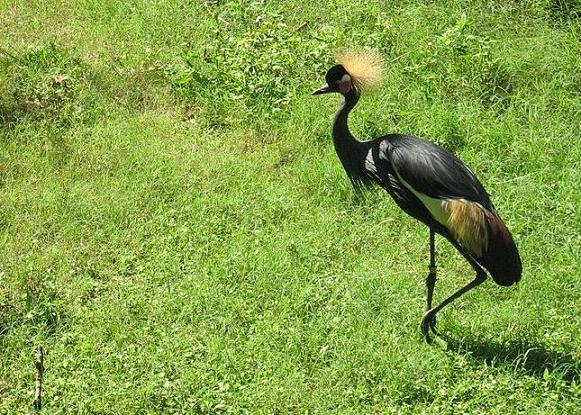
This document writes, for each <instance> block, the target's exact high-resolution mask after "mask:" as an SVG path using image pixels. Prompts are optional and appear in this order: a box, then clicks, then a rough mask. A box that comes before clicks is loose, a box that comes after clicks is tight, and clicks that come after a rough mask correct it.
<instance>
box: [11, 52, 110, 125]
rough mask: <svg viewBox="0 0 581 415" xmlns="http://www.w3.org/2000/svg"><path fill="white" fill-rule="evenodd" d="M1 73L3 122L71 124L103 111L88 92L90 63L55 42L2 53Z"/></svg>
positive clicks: (13, 123)
mask: <svg viewBox="0 0 581 415" xmlns="http://www.w3.org/2000/svg"><path fill="white" fill-rule="evenodd" d="M0 74H1V75H0V76H3V79H2V81H3V83H4V88H3V90H2V91H0V124H3V125H6V126H9V127H10V126H14V125H16V124H18V123H19V122H21V121H23V120H24V119H28V120H30V121H33V122H44V123H47V124H50V125H53V126H56V127H67V126H70V125H71V124H74V123H77V122H86V121H89V120H92V119H94V118H95V115H97V114H98V113H99V107H98V106H97V105H95V102H93V99H91V95H90V94H88V93H87V89H88V88H90V87H91V82H92V77H93V74H92V73H91V70H90V68H89V66H88V65H86V64H85V63H84V62H83V61H82V60H81V59H79V58H78V57H76V56H75V55H74V54H71V53H70V52H68V51H66V50H64V49H62V48H59V47H58V46H56V45H55V44H54V43H50V44H48V45H45V46H39V47H34V48H30V49H28V50H26V51H24V52H22V53H15V54H10V55H7V54H3V55H0Z"/></svg>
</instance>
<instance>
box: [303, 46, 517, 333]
mask: <svg viewBox="0 0 581 415" xmlns="http://www.w3.org/2000/svg"><path fill="white" fill-rule="evenodd" d="M337 61H338V64H336V65H335V66H333V67H331V68H330V69H329V70H328V71H327V73H326V74H325V80H326V84H325V85H323V86H322V87H320V88H318V89H316V90H315V91H313V93H312V95H321V94H328V93H338V94H340V95H341V96H342V100H341V104H340V106H339V109H338V111H337V113H336V114H335V119H334V122H333V127H332V137H333V144H334V147H335V151H336V153H337V155H338V157H339V160H340V162H341V164H342V165H343V168H344V170H345V172H346V173H347V176H348V177H349V179H350V181H351V183H352V185H353V187H354V189H355V190H356V192H357V193H361V192H362V191H363V190H365V189H367V188H369V187H376V185H378V186H379V187H381V188H383V189H385V190H386V191H387V193H389V195H390V196H391V197H392V198H393V200H394V201H395V203H396V204H397V205H398V206H399V207H400V208H401V209H402V210H403V211H404V212H405V213H407V214H408V215H410V216H412V217H413V218H415V219H417V220H419V221H420V222H423V223H424V224H425V225H427V227H428V228H429V249H430V262H429V265H428V275H427V277H426V279H425V283H426V290H427V295H426V307H425V310H424V314H423V317H422V319H421V323H420V330H421V333H422V334H423V337H424V339H425V341H426V342H427V343H431V340H432V338H431V336H430V332H431V333H432V334H433V335H435V336H438V331H437V330H436V314H437V313H438V312H439V311H440V310H442V309H443V308H444V307H446V306H447V305H448V304H450V303H451V302H453V301H454V300H456V299H458V298H459V297H461V296H462V295H464V294H465V293H467V292H468V291H470V290H472V289H473V288H475V287H477V286H479V285H480V284H482V283H483V282H484V281H486V279H487V277H488V274H489V275H490V276H491V277H492V279H493V280H494V281H495V282H496V283H497V284H499V285H501V286H511V285H513V284H516V283H518V282H519V281H520V279H521V275H522V262H521V258H520V254H519V251H518V248H517V246H516V244H515V241H514V239H513V237H512V234H511V233H510V231H509V229H508V227H507V226H506V225H505V223H504V222H503V220H502V219H501V217H500V214H499V213H498V211H497V210H496V208H495V207H494V205H493V203H492V201H491V200H490V195H489V194H488V193H487V192H486V190H485V189H484V187H483V185H482V183H481V182H480V181H479V180H478V178H477V177H476V175H475V174H474V173H473V172H472V170H470V168H468V167H467V166H466V165H465V164H464V163H463V162H462V161H461V160H460V159H459V158H458V157H456V156H455V155H454V154H452V153H451V152H450V151H448V150H446V149H444V148H443V147H441V146H439V145H437V144H434V143H432V142H430V141H426V140H423V139H420V138H417V137H415V136H412V135H404V134H397V133H394V134H387V135H384V136H381V137H379V138H376V139H372V140H368V141H361V140H358V139H356V138H355V137H354V136H353V135H352V134H351V132H350V130H349V125H348V117H349V114H350V113H351V111H352V110H353V108H354V107H355V106H356V105H357V103H358V101H359V98H360V96H361V94H362V92H363V91H366V90H368V89H372V88H374V87H377V86H378V85H379V84H380V82H381V78H382V71H383V60H382V58H381V56H380V55H378V54H377V53H374V52H372V51H341V52H340V53H338V54H337ZM436 234H438V235H440V236H441V237H443V238H445V239H446V240H448V241H449V242H450V244H452V246H454V248H456V250H457V251H458V252H459V253H460V254H461V255H462V256H463V257H464V258H465V259H466V261H467V262H468V263H469V264H470V266H471V267H472V269H473V270H474V272H475V273H476V275H475V277H474V279H473V280H471V281H470V282H469V283H467V284H466V285H464V286H463V287H461V288H460V289H458V290H457V291H456V292H454V293H453V294H452V295H450V296H449V297H447V298H446V299H444V300H443V301H442V302H440V303H439V304H437V305H435V306H433V305H432V300H433V293H434V287H435V284H436V275H437V269H436V258H435V257H436V250H435V235H436Z"/></svg>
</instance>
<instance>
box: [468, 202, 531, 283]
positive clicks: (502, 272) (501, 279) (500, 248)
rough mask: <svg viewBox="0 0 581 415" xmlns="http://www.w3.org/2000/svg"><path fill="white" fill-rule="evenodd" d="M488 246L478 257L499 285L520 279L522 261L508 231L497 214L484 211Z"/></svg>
mask: <svg viewBox="0 0 581 415" xmlns="http://www.w3.org/2000/svg"><path fill="white" fill-rule="evenodd" d="M486 223H487V227H488V247H487V249H486V251H485V252H484V254H483V255H482V256H481V257H480V258H478V262H480V263H481V264H482V265H483V266H484V267H485V268H486V269H487V270H488V272H490V276H491V277H492V279H494V281H495V282H496V283H497V284H499V285H504V286H509V285H513V284H515V283H517V282H519V281H520V278H521V274H522V263H521V260H520V256H519V253H518V250H517V247H516V245H515V243H514V240H513V239H512V235H511V234H510V231H509V230H508V228H507V227H506V226H505V224H504V223H503V222H502V219H500V217H498V216H497V215H495V214H493V213H491V212H488V211H487V212H486Z"/></svg>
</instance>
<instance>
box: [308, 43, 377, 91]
mask: <svg viewBox="0 0 581 415" xmlns="http://www.w3.org/2000/svg"><path fill="white" fill-rule="evenodd" d="M337 60H338V61H339V65H335V66H333V67H332V68H331V69H329V70H328V71H327V74H326V75H325V80H326V81H327V84H326V85H323V86H322V87H321V88H319V89H317V90H315V91H313V95H320V94H327V93H330V92H338V93H340V94H342V95H347V94H349V93H351V92H355V93H357V94H359V93H361V91H363V90H366V89H371V88H373V87H375V86H377V85H378V84H379V83H380V81H381V74H382V69H383V61H382V59H381V57H380V56H379V55H377V54H375V53H372V52H353V51H348V52H340V53H338V54H337Z"/></svg>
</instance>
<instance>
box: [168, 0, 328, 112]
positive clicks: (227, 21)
mask: <svg viewBox="0 0 581 415" xmlns="http://www.w3.org/2000/svg"><path fill="white" fill-rule="evenodd" d="M208 13H209V14H210V15H211V17H212V22H213V24H212V27H211V29H210V31H209V34H208V39H207V43H206V45H205V47H204V49H203V50H202V51H201V53H200V51H199V50H190V51H186V53H185V61H186V63H187V67H183V68H180V69H178V71H177V72H176V73H175V74H174V76H173V84H174V86H176V87H177V88H179V89H180V90H182V91H185V92H186V93H189V94H191V95H193V96H194V97H196V98H198V99H199V100H200V101H203V102H204V103H207V102H208V101H214V102H216V101H223V100H226V101H230V102H234V103H239V104H242V105H241V107H242V108H245V109H246V110H248V111H257V112H259V113H261V115H266V116H269V115H271V114H272V112H278V111H281V110H282V109H283V108H284V107H285V106H286V105H287V104H288V103H289V102H290V100H291V99H292V97H293V95H294V94H295V91H296V90H297V89H300V90H304V89H305V87H304V85H303V84H304V81H305V79H308V77H309V75H310V74H313V73H321V72H323V71H324V70H325V68H326V67H327V66H328V64H329V62H330V60H329V59H328V57H329V56H328V55H329V53H328V44H327V42H325V41H321V40H319V39H315V38H314V37H312V36H309V31H308V30H306V29H308V28H307V27H306V26H302V27H301V26H297V27H292V26H289V25H288V24H287V23H286V22H285V19H284V16H283V14H282V13H281V12H279V11H277V10H276V9H274V8H272V7H266V2H264V1H248V0H232V1H225V2H219V3H218V2H217V3H215V4H214V5H210V6H208ZM325 57H326V58H325Z"/></svg>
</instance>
